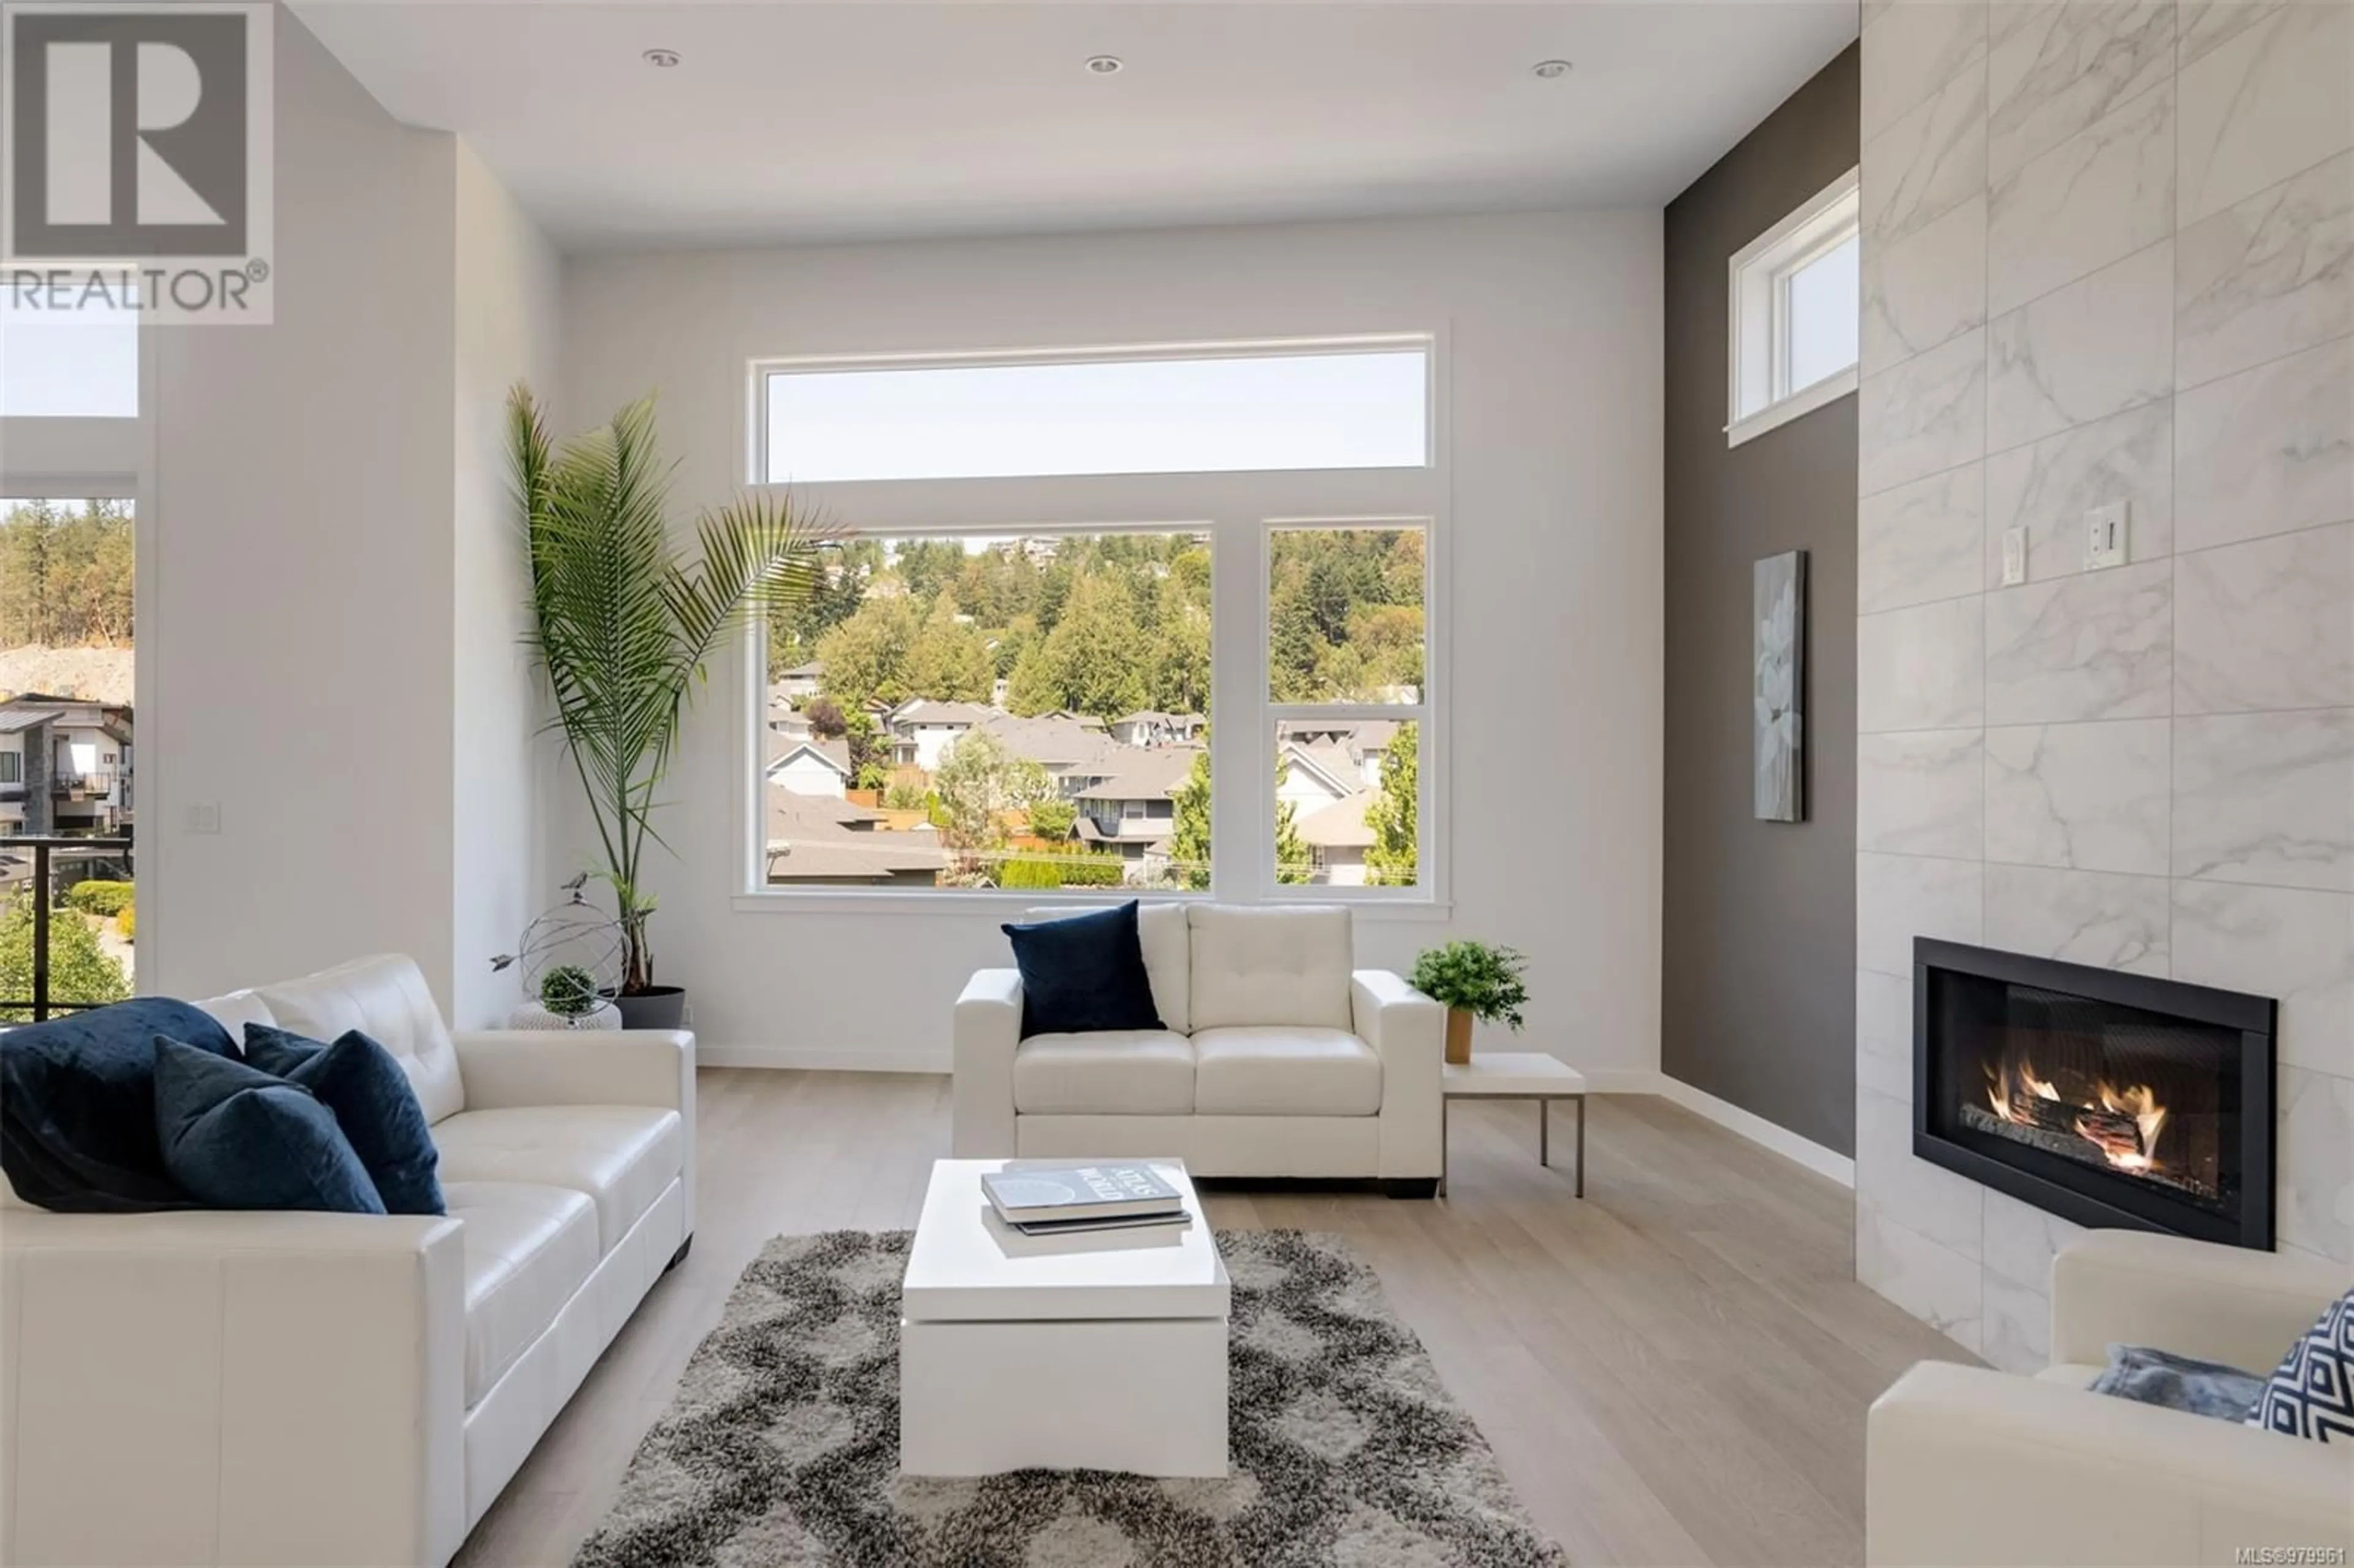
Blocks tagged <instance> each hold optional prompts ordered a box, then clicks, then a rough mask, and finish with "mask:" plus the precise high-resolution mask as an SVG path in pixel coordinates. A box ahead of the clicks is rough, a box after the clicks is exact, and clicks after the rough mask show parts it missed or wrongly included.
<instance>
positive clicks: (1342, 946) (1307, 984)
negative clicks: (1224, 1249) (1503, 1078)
mask: <svg viewBox="0 0 2354 1568" xmlns="http://www.w3.org/2000/svg"><path fill="white" fill-rule="evenodd" d="M1076 913H1083V911H1078V910H1073V909H1068V908H1058V909H1042V910H1035V911H1033V917H1034V918H1053V917H1055V916H1065V915H1071V914H1076ZM1138 926H1139V936H1140V940H1141V943H1142V946H1143V948H1144V967H1145V969H1146V972H1147V974H1148V975H1149V977H1150V980H1151V983H1152V999H1153V1002H1154V1005H1155V1007H1156V1009H1157V1010H1158V1011H1159V1012H1160V1014H1161V1022H1162V1023H1164V1024H1165V1025H1167V1028H1166V1029H1164V1030H1160V1031H1139V1032H1133V1033H1093V1034H1038V1035H1034V1036H1032V1037H1031V1038H1029V1039H1027V1040H1024V1039H1023V1037H1022V977H1021V973H1020V971H1018V970H1015V969H983V970H981V972H980V973H978V974H976V975H974V976H973V977H972V980H971V982H970V984H968V985H967V986H966V987H965V990H964V995H963V996H962V997H961V998H960V999H959V1001H958V1002H957V1006H956V1087H955V1107H956V1109H955V1121H956V1152H957V1154H958V1156H959V1157H960V1158H963V1159H990V1158H1013V1157H1016V1156H1021V1157H1028V1158H1037V1157H1044V1158H1069V1157H1075V1156H1094V1155H1176V1156H1179V1157H1182V1159H1183V1160H1184V1161H1185V1163H1186V1166H1187V1168H1188V1169H1190V1170H1191V1171H1193V1173H1194V1174H1195V1175H1197V1176H1331V1177H1344V1176H1346V1177H1381V1178H1385V1179H1387V1180H1388V1181H1391V1182H1394V1183H1397V1184H1398V1186H1397V1187H1395V1188H1394V1189H1393V1190H1394V1191H1397V1190H1414V1191H1422V1192H1427V1191H1428V1189H1429V1188H1430V1186H1432V1185H1433V1184H1435V1183H1436V1181H1437V1177H1438V1175H1439V1171H1440V1166H1441V1157H1442V1150H1441V1147H1440V1139H1441V1137H1442V1127H1441V1121H1440V1116H1439V1109H1440V1101H1439V1066H1440V1063H1441V1061H1442V1059H1443V1058H1444V1055H1445V1052H1446V1033H1447V1014H1446V1012H1445V1010H1444V1009H1442V1008H1441V1007H1440V1006H1439V1005H1438V1004H1437V1002H1435V1001H1431V1000H1430V999H1429V998H1428V997H1426V996H1424V995H1423V994H1422V993H1421V992H1419V991H1416V990H1414V989H1413V988H1412V987H1411V986H1409V985H1407V984H1406V983H1405V980H1401V979H1399V978H1398V977H1397V976H1396V975H1394V974H1392V973H1390V972H1389V971H1388V970H1386V969H1352V961H1353V956H1354V954H1353V948H1352V933H1351V929H1350V921H1349V912H1348V911H1347V910H1346V909H1340V908H1329V907H1323V906H1283V907H1278V908H1238V907H1235V906H1225V905H1214V904H1158V905H1147V906H1143V907H1141V908H1140V910H1139V911H1138Z"/></svg>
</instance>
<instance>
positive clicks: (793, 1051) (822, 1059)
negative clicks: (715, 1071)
mask: <svg viewBox="0 0 2354 1568" xmlns="http://www.w3.org/2000/svg"><path fill="white" fill-rule="evenodd" d="M695 1065H698V1066H703V1067H769V1068H782V1069H789V1070H794V1071H800V1072H815V1073H939V1074H943V1075H945V1074H946V1073H947V1072H948V1071H949V1054H948V1053H947V1052H946V1051H822V1050H809V1049H805V1048H802V1047H799V1046H791V1045H713V1044H705V1042H703V1041H700V1040H698V1041H696V1042H695Z"/></svg>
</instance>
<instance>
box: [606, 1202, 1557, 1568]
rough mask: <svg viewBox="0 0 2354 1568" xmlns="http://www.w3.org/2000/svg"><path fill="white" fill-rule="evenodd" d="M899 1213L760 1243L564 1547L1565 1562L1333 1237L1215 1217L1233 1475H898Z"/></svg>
mask: <svg viewBox="0 0 2354 1568" xmlns="http://www.w3.org/2000/svg"><path fill="white" fill-rule="evenodd" d="M907 1243H908V1233H907V1232H905V1231H891V1232H883V1233H879V1234H876V1233H868V1232H863V1231H833V1232H830V1233H828V1234H824V1235H815V1236H780V1237H779V1238H778V1239H777V1240H775V1241H772V1242H770V1243H769V1245H768V1247H767V1248H766V1250H764V1251H763V1252H762V1253H761V1255H760V1256H759V1257H758V1259H756V1260H755V1261H754V1262H753V1264H752V1266H750V1267H749V1268H747V1269H746V1270H745V1271H744V1275H743V1277H742V1278H741V1279H739V1280H738V1281H737V1285H736V1289H735V1292H734V1294H733V1295H732V1296H731V1297H730V1298H728V1302H727V1309H726V1313H725V1315H724V1316H723V1317H722V1318H721V1319H720V1323H719V1327H718V1328H717V1329H716V1330H713V1331H712V1333H711V1335H710V1337H709V1338H708V1339H706V1340H704V1341H703V1344H702V1346H701V1348H699V1349H698V1350H697V1351H695V1357H694V1360H693V1361H690V1362H689V1363H688V1365H687V1369H686V1372H685V1374H684V1377H683V1378H682V1379H681V1380H680V1384H679V1391H678V1396H677V1399H676V1400H675V1401H674V1402H673V1404H672V1406H671V1408H670V1411H669V1413H668V1414H665V1415H664V1416H663V1418H662V1420H661V1421H659V1422H657V1423H656V1424H655V1425H654V1426H653V1428H652V1430H651V1431H650V1432H648V1433H647V1434H646V1437H645V1441H644V1443H643V1444H642V1445H641V1446H640V1447H639V1449H638V1453H637V1457H635V1458H634V1459H632V1460H631V1464H630V1468H629V1473H628V1475H627V1476H626V1477H624V1478H623V1479H622V1482H621V1490H620V1499H619V1500H618V1501H617V1502H616V1503H615V1504H614V1506H613V1509H612V1511H611V1512H610V1513H609V1514H608V1515H607V1516H606V1518H605V1521H604V1523H603V1524H602V1525H601V1526H599V1529H598V1531H597V1533H596V1534H594V1535H593V1536H591V1537H590V1538H589V1539H588V1542H587V1543H586V1544H585V1545H583V1546H582V1547H581V1549H580V1553H579V1555H578V1558H576V1559H575V1568H670V1565H673V1564H678V1565H684V1564H689V1563H694V1564H711V1565H713V1568H755V1565H762V1568H767V1565H779V1568H783V1565H795V1564H825V1565H828V1568H1121V1565H1130V1568H1456V1565H1460V1568H1565V1565H1566V1563H1567V1562H1568V1559H1567V1558H1566V1557H1564V1555H1563V1554H1562V1552H1561V1550H1560V1548H1559V1547H1557V1546H1555V1545H1553V1543H1552V1542H1549V1541H1547V1540H1546V1539H1545V1538H1544V1537H1543V1536H1542V1535H1540V1534H1538V1533H1537V1531H1535V1530H1534V1529H1533V1528H1532V1526H1531V1525H1530V1523H1529V1521H1528V1519H1527V1516H1526V1515H1525V1514H1523V1513H1522V1510H1521V1508H1520V1505H1519V1503H1518V1501H1517V1499H1515V1498H1514V1497H1513V1495H1512V1490H1511V1485H1510V1483H1508V1482H1507V1481H1506V1480H1505V1479H1504V1476H1503V1472H1502V1471H1501V1470H1500V1469H1499V1468H1498V1467H1497V1465H1496V1458H1495V1456H1494V1454H1492V1453H1491V1452H1490V1450H1489V1447H1488V1444H1487V1440H1486V1439H1485V1438H1483V1437H1481V1436H1480V1435H1479V1428H1478V1427H1476V1426H1474V1425H1472V1424H1471V1419H1470V1417H1469V1416H1468V1415H1466V1414H1463V1412H1462V1411H1461V1410H1459V1409H1458V1408H1457V1407H1456V1405H1455V1403H1454V1401H1453V1400H1452V1399H1451V1398H1449V1397H1448V1395H1447V1390H1446V1389H1445V1388H1444V1387H1442V1386H1441V1385H1440V1383H1439V1381H1438V1374H1437V1372H1436V1371H1435V1370H1434V1369H1433V1368H1432V1366H1431V1364H1430V1358H1429V1357H1428V1356H1427V1355H1426V1354H1425V1353H1424V1351H1423V1349H1422V1346H1421V1344H1420V1343H1419V1342H1418V1341H1417V1340H1416V1339H1415V1337H1414V1335H1413V1334H1412V1333H1411V1332H1410V1331H1408V1330H1407V1329H1406V1328H1405V1325H1404V1324H1402V1323H1400V1322H1399V1321H1398V1320H1397V1319H1396V1318H1395V1317H1394V1316H1393V1315H1392V1314H1391V1312H1390V1309H1389V1306H1388V1303H1387V1302H1385V1301H1384V1299H1383V1298H1382V1291H1381V1286H1380V1284H1379V1282H1378V1281H1376V1280H1375V1278H1374V1277H1373V1270H1372V1269H1370V1268H1367V1267H1366V1266H1364V1265H1363V1264H1362V1263H1360V1262H1358V1261H1357V1260H1356V1259H1355V1258H1354V1257H1353V1256H1352V1255H1351V1254H1350V1252H1349V1248H1348V1246H1347V1244H1346V1243H1344V1242H1343V1241H1341V1238H1340V1237H1338V1236H1333V1235H1321V1234H1307V1233H1303V1232H1299V1231H1235V1232H1230V1233H1228V1234H1225V1235H1222V1236H1220V1237H1219V1238H1218V1245H1219V1246H1220V1248H1221V1249H1222V1250H1223V1251H1224V1252H1225V1259H1226V1269H1227V1272H1228V1273H1229V1274H1230V1275H1232V1277H1233V1278H1234V1307H1233V1316H1232V1329H1231V1333H1230V1335H1229V1351H1228V1354H1229V1356H1230V1357H1231V1363H1230V1365H1231V1376H1230V1379H1229V1388H1230V1391H1231V1393H1230V1397H1231V1409H1232V1415H1231V1420H1232V1423H1233V1425H1232V1426H1231V1428H1230V1430H1229V1438H1228V1445H1229V1450H1230V1453H1231V1456H1232V1465H1233V1472H1232V1474H1230V1475H1229V1476H1228V1477H1227V1478H1225V1479H1224V1480H1154V1479H1150V1478H1146V1477H1140V1476H1128V1475H1115V1474H1111V1473H1109V1472H1106V1471H1098V1470H1083V1471H1073V1472H1062V1471H1048V1470H1023V1471H1017V1472H1014V1473H1013V1474H1011V1475H1004V1476H991V1477H987V1478H980V1479H970V1480H967V1479H952V1478H930V1477H908V1476H902V1475H901V1474H900V1473H899V1463H898V1448H899V1364H898V1358H899V1280H900V1277H901V1276H902V1275H903V1274H904V1273H905V1272H906V1268H907Z"/></svg>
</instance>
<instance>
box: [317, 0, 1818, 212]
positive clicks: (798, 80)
mask: <svg viewBox="0 0 2354 1568" xmlns="http://www.w3.org/2000/svg"><path fill="white" fill-rule="evenodd" d="M292 4H293V6H294V9H295V10H296V12H297V13H299V14H300V16H302V20H303V22H304V23H306V24H307V25H308V26H310V27H311V29H312V30H313V32H314V33H316V34H317V35H318V36H319V37H320V38H321V39H322V40H323V42H324V43H325V44H326V46H327V47H328V48H330V49H332V50H333V51H334V54H335V55H336V57H337V58H340V59H341V60H342V61H343V62H344V64H345V66H346V67H347V68H349V69H350V70H351V71H352V72H353V74H354V75H355V76H356V77H357V78H358V79H360V81H361V82H362V83H363V84H365V85H366V87H367V88H368V90H370V91H372V92H373V93H375V95H376V98H377V99H378V100H379V101H382V102H383V104H384V105H385V107H386V108H387V109H388V110H389V111H391V112H392V113H393V114H395V115H396V116H398V118H400V119H402V120H404V121H407V122H410V123H412V124H416V125H421V126H427V127H430V128H433V129H436V130H446V131H455V132H460V133H461V134H462V135H463V136H465V137H466V139H467V140H468V141H470V142H472V143H473V144H474V146H475V147H476V148H478V149H479V150H480V151H481V153H482V156H483V158H484V159H485V160H486V161H487V162H488V163H489V164H491V166H492V167H493V169H495V170H497V171H498V173H499V175H501V177H502V178H504V180H505V181H506V182H507V184H508V185H509V186H510V187H511V188H512V189H513V190H514V192H515V194H516V195H517V196H519V197H520V198H521V199H522V201H523V202H524V203H525V206H526V207H528V208H529V209H530V210H531V211H532V212H533V214H534V215H535V217H538V219H539V220H540V221H541V223H542V224H543V225H544V226H545V227H546V228H547V230H548V232H549V233H550V234H551V235H552V236H553V237H554V238H556V240H557V243H558V244H560V245H562V246H564V247H565V248H566V249H574V250H579V249H616V248H624V247H649V246H686V245H715V244H735V243H763V242H790V241H811V240H844V239H869V238H912V237H918V236H924V237H928V236H939V235H957V234H1009V233H1038V232H1047V231H1055V230H1068V229H1079V228H1138V227H1146V226H1158V225H1168V224H1190V223H1233V222H1256V221H1268V220H1278V219H1287V218H1317V217H1359V216H1373V215H1381V214H1394V213H1412V212H1461V211H1469V210H1478V209H1485V208H1529V207H1557V206H1581V205H1603V204H1612V203H1641V204H1644V205H1653V204H1658V203H1661V202H1664V201H1665V200H1667V199H1668V198H1669V197H1670V196H1673V195H1675V193H1676V192H1677V191H1679V190H1681V188H1682V187H1683V186H1684V185H1686V184H1688V183H1689V182H1690V181H1691V179H1692V178H1693V177H1694V176H1695V175H1699V174H1700V173H1701V172H1702V170H1704V169H1705V168H1707V167H1708V165H1709V164H1712V163H1713V162H1714V161H1715V160H1716V159H1717V158H1718V157H1719V156H1720V155H1722V154H1723V153H1724V152H1725V150H1726V149H1727V148H1729V147H1731V146H1732V145H1733V144H1734V143H1735V142H1737V141H1738V140H1740V138H1741V136H1742V135H1743V134H1744V132H1746V131H1747V130H1748V129H1749V128H1750V127H1751V126H1753V125H1755V123H1756V122H1758V121H1759V120H1761V119H1762V118H1764V117H1765V114H1766V113H1767V112H1768V111H1771V110H1772V109H1773V108H1774V106H1775V105H1776V104H1777V103H1779V102H1780V101H1782V100H1783V99H1784V98H1786V97H1787V96H1788V95H1789V94H1790V92H1791V91H1793V90H1795V89H1797V87H1798V86H1799V84H1800V83H1802V82H1804V81H1805V80H1806V79H1808V76H1810V75H1811V74H1813V72H1814V71H1815V70H1816V69H1818V68H1819V67H1820V66H1821V65H1822V64H1823V63H1824V62H1825V61H1827V60H1829V58H1831V57H1832V56H1833V55H1835V54H1837V53H1838V52H1839V51H1840V48H1843V47H1845V46H1846V44H1847V43H1848V42H1849V41H1850V39H1852V38H1853V37H1855V33H1856V22H1857V5H1856V0H1626V3H1618V4H1585V3H1575V4H1550V5H1469V4H1441V5H1330V4H1314V3H1267V0H1260V3H1257V4H1249V5H1211V4H1162V5H1150V4H1065V5H992V4H956V5H897V4H883V3H875V0H869V3H867V4H860V5H804V4H791V3H784V0H773V3H766V4H740V3H739V4H712V3H691V0H673V3H658V4H644V3H639V4H606V3H601V0H556V3H545V0H292ZM648 48H670V49H674V50H676V51H678V53H679V54H680V55H681V56H683V57H684V62H683V63H682V64H681V65H679V66H678V67H677V68H676V69H670V70H660V69H655V68H653V67H652V66H650V65H648V64H646V63H645V61H644V60H643V59H642V54H643V52H644V51H645V50H646V49H648ZM1097 54H1111V55H1117V56H1119V57H1120V58H1122V59H1123V60H1125V61H1126V64H1127V69H1125V70H1123V71H1121V72H1120V73H1119V74H1118V75H1116V76H1109V77H1097V76H1092V75H1089V74H1088V73H1087V70H1086V69H1085V66H1084V62H1085V61H1086V60H1087V57H1089V56H1091V55H1097ZM1556 57H1558V58H1566V59H1569V60H1572V61H1574V62H1575V69H1573V70H1572V71H1571V72H1570V73H1569V74H1568V75H1567V76H1566V77H1564V78H1562V79H1558V80H1552V81H1547V80H1541V79H1537V78H1536V77H1535V76H1533V75H1532V74H1531V71H1530V69H1529V68H1530V67H1531V66H1532V65H1533V64H1534V63H1535V62H1537V61H1538V60H1541V59H1545V58H1556Z"/></svg>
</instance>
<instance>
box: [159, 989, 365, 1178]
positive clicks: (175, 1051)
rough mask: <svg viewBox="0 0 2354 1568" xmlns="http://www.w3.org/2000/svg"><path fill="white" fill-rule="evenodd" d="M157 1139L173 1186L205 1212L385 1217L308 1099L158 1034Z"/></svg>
mask: <svg viewBox="0 0 2354 1568" xmlns="http://www.w3.org/2000/svg"><path fill="white" fill-rule="evenodd" d="M155 1131H156V1135H157V1136H158V1138H159V1139H161V1140H162V1142H163V1145H164V1163H165V1165H166V1166H168V1167H169V1168H170V1170H171V1172H172V1175H173V1177H174V1178H175V1180H177V1181H178V1182H179V1183H180V1185H181V1186H183V1187H185V1188H186V1189H187V1190H188V1192H190V1193H191V1194H193V1195H194V1196H195V1197H196V1200H197V1201H198V1202H202V1203H203V1204H205V1206H206V1207H207V1208H214V1209H323V1210H326V1211H328V1212H330V1213H343V1214H381V1213H384V1212H385V1211H384V1200H383V1199H382V1198H380V1197H378V1196H376V1183H375V1182H374V1181H370V1180H368V1173H367V1167H366V1166H365V1165H362V1164H361V1163H360V1157H359V1156H358V1155H357V1154H355V1153H354V1152H353V1151H352V1146H351V1141H350V1140H349V1139H346V1138H345V1137H344V1133H343V1129H342V1128H339V1127H337V1126H336V1125H335V1113H334V1112H333V1111H331V1110H329V1109H328V1108H327V1107H325V1106H323V1105H321V1104H320V1103H319V1102H318V1100H316V1099H315V1098H313V1097H312V1094H311V1091H310V1090H308V1089H305V1088H302V1087H301V1086H298V1085H295V1084H290V1083H288V1082H287V1081H286V1080H285V1079H283V1078H274V1077H272V1076H270V1075H269V1074H268V1073H265V1072H263V1071H261V1070H260V1068H258V1067H249V1066H247V1065H245V1064H244V1063H242V1062H239V1061H235V1060H232V1059H231V1058H229V1057H227V1056H216V1055H214V1054H211V1053H210V1052H207V1051H199V1050H197V1049H196V1048H195V1047H194V1046H190V1045H183V1044H180V1042H178V1041H176V1040H174V1039H172V1038H170V1037H169V1036H167V1035H162V1034H159V1035H157V1036H156V1037H155Z"/></svg>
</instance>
